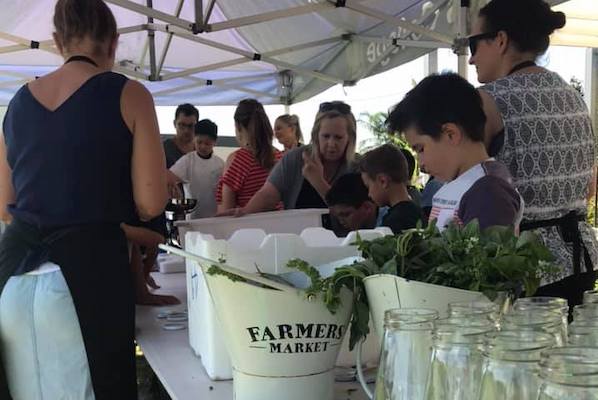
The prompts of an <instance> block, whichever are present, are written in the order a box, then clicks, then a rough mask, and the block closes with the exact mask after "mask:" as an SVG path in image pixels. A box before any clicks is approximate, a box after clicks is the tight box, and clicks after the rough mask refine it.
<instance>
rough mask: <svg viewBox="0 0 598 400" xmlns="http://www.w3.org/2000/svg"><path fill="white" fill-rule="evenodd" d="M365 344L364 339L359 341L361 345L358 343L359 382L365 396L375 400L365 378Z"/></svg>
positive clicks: (357, 366)
mask: <svg viewBox="0 0 598 400" xmlns="http://www.w3.org/2000/svg"><path fill="white" fill-rule="evenodd" d="M363 342H365V339H362V340H360V341H359V343H357V365H356V368H357V380H358V381H359V384H360V385H361V388H362V389H363V391H364V392H365V395H366V396H367V397H368V399H370V400H373V398H374V395H373V394H372V392H371V391H370V388H369V387H368V383H367V381H366V379H365V377H364V376H363V366H362V363H361V348H362V346H363Z"/></svg>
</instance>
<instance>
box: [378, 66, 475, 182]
mask: <svg viewBox="0 0 598 400" xmlns="http://www.w3.org/2000/svg"><path fill="white" fill-rule="evenodd" d="M387 124H388V127H389V129H390V130H391V131H393V132H403V133H404V134H405V138H406V139H407V141H408V142H409V144H410V145H411V147H412V148H413V150H414V151H415V153H416V154H417V156H418V159H419V165H420V167H421V168H422V169H423V170H425V171H426V172H427V173H429V174H431V175H434V176H436V177H438V178H439V179H440V180H441V181H443V182H448V181H451V180H453V179H454V178H456V177H457V176H458V172H459V169H460V163H461V162H462V160H463V159H465V158H467V157H468V153H469V152H470V151H471V150H472V149H473V148H475V147H479V146H482V147H483V145H484V144H483V140H484V125H485V124H486V115H485V114H484V110H483V108H482V98H481V97H480V94H479V93H478V92H477V90H476V89H475V88H474V87H473V86H472V85H471V84H470V83H469V82H467V81H466V80H465V79H463V78H461V77H460V76H459V75H456V74H453V73H449V74H441V75H431V76H428V77H427V78H425V79H424V80H422V81H421V82H420V83H419V84H418V85H417V86H416V87H415V88H413V89H412V90H411V91H410V92H409V93H407V95H405V98H404V99H403V100H402V101H401V102H400V103H399V104H397V105H396V106H395V107H394V109H393V110H392V111H391V112H390V115H389V117H388V120H387ZM480 161H482V160H480Z"/></svg>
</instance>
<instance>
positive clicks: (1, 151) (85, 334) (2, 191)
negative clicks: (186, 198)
mask: <svg viewBox="0 0 598 400" xmlns="http://www.w3.org/2000/svg"><path fill="white" fill-rule="evenodd" d="M54 25H55V32H54V41H55V43H56V48H57V50H58V52H59V53H60V54H61V55H62V57H63V58H64V65H62V66H60V67H59V68H57V69H56V70H55V71H53V72H51V73H49V74H47V75H45V76H42V77H40V78H39V79H36V80H35V81H31V82H29V83H27V84H26V85H25V86H23V87H22V88H21V89H20V90H19V91H18V92H17V93H16V94H15V96H14V97H13V98H12V100H11V102H10V105H9V106H8V110H7V113H6V116H5V119H4V122H3V126H2V130H3V134H2V135H0V216H1V217H2V219H3V220H4V221H5V222H10V224H9V225H8V227H7V230H6V231H5V232H4V234H3V236H2V240H1V241H0V291H1V292H2V294H1V296H0V355H1V360H2V362H1V364H0V365H3V366H4V371H5V372H6V378H7V379H6V380H7V382H8V385H7V386H8V389H9V391H10V394H9V393H6V392H1V390H0V398H2V399H11V398H12V399H13V400H21V399H22V400H29V399H42V398H44V399H67V398H68V399H82V400H83V399H84V400H91V399H96V400H101V399H106V400H108V399H110V400H111V399H136V398H137V382H136V368H135V345H134V333H135V304H134V301H135V298H134V293H135V291H134V284H133V280H132V274H131V270H130V266H129V253H128V248H127V240H126V237H125V234H124V232H123V231H122V230H121V227H120V224H121V222H123V221H129V220H131V219H132V218H134V216H135V215H136V214H139V216H140V217H141V218H142V219H144V220H149V219H151V218H153V217H155V216H157V215H159V214H161V213H162V212H163V210H164V206H165V204H166V201H167V198H168V193H167V190H166V165H165V157H164V152H163V150H162V145H161V143H160V135H159V129H158V122H157V118H156V113H155V109H154V104H153V99H152V96H151V94H150V93H149V92H148V91H147V89H145V88H144V87H143V86H142V85H141V84H140V83H138V82H136V81H132V80H129V79H127V78H126V77H125V76H123V75H120V74H116V73H113V72H111V69H112V67H113V65H114V59H115V52H116V47H117V43H118V33H117V30H116V21H115V19H114V16H113V14H112V12H111V11H110V8H109V7H108V6H107V5H106V4H105V3H104V2H103V1H101V0H85V1H83V0H58V1H57V2H56V5H55V12H54ZM2 289H3V290H2ZM0 380H1V379H0ZM1 388H3V385H2V384H1V383H0V389H1ZM4 388H5V387H4Z"/></svg>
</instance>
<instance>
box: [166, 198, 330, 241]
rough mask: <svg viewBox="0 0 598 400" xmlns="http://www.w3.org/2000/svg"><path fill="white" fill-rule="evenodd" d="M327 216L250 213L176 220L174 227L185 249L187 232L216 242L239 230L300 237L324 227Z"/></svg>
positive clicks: (319, 210) (291, 212) (310, 211)
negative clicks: (199, 234) (323, 222)
mask: <svg viewBox="0 0 598 400" xmlns="http://www.w3.org/2000/svg"><path fill="white" fill-rule="evenodd" d="M324 214H328V209H326V208H308V209H303V210H284V211H271V212H264V213H258V214H249V215H245V216H243V217H218V218H200V219H191V220H187V221H177V222H176V223H175V225H176V226H177V227H178V230H179V237H180V238H181V240H182V241H183V244H182V245H183V248H186V247H185V242H184V241H185V235H186V234H187V232H201V233H203V234H207V235H212V236H213V237H214V239H229V238H230V237H231V236H232V235H233V233H235V232H236V231H238V230H239V229H262V230H264V231H265V232H266V233H295V234H299V233H301V231H303V230H304V229H305V228H310V227H321V226H322V215H324Z"/></svg>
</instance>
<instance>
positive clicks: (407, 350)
mask: <svg viewBox="0 0 598 400" xmlns="http://www.w3.org/2000/svg"><path fill="white" fill-rule="evenodd" d="M437 319H438V312H437V311H436V310H429V309H419V308H397V309H392V310H387V311H386V312H385V313H384V338H383V340H382V350H381V353H380V362H379V364H378V374H377V376H376V389H375V393H374V399H375V400H421V399H423V398H424V394H425V390H426V380H427V378H428V372H429V370H430V360H431V356H432V332H433V329H434V321H435V320H437Z"/></svg>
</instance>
